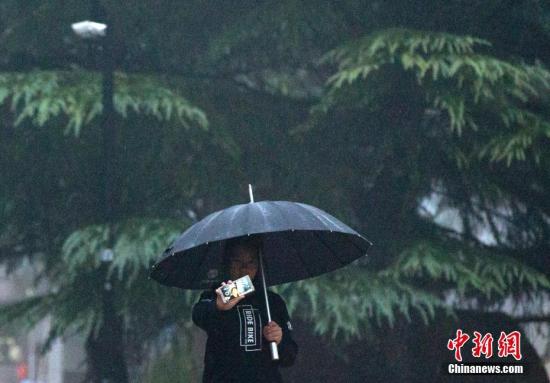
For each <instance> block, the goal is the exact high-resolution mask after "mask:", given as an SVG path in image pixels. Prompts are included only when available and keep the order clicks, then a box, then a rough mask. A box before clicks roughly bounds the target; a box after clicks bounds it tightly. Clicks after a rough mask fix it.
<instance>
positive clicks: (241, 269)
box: [229, 247, 258, 281]
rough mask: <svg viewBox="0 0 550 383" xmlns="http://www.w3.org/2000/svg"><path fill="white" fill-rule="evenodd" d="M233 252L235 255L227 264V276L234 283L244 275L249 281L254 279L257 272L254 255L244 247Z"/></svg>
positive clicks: (256, 261) (256, 262) (256, 260)
mask: <svg viewBox="0 0 550 383" xmlns="http://www.w3.org/2000/svg"><path fill="white" fill-rule="evenodd" d="M234 251H235V255H234V256H233V258H232V259H231V263H230V264H229V276H230V277H231V280H232V281H234V280H235V279H239V278H240V277H244V276H245V275H248V276H250V279H254V277H255V276H256V273H257V272H258V259H257V257H256V253H255V252H254V251H252V250H250V249H247V248H244V247H237V248H236V249H235V250H234Z"/></svg>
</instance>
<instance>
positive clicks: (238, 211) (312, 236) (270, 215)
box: [150, 186, 372, 359]
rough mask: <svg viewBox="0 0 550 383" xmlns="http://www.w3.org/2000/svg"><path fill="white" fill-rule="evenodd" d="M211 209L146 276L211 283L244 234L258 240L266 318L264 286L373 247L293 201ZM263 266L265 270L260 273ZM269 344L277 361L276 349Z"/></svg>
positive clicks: (316, 271) (341, 262) (182, 283)
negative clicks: (232, 243) (229, 247)
mask: <svg viewBox="0 0 550 383" xmlns="http://www.w3.org/2000/svg"><path fill="white" fill-rule="evenodd" d="M249 190H250V203H248V204H241V205H235V206H231V207H229V208H227V209H223V210H220V211H217V212H215V213H212V214H210V215H208V216H207V217H205V218H204V219H202V220H201V221H199V222H197V223H196V224H194V225H193V226H191V227H190V228H188V229H187V230H186V231H185V232H184V233H183V234H182V235H181V236H180V237H179V238H177V239H176V240H175V241H174V242H173V243H172V244H171V245H170V246H169V247H168V248H167V249H166V250H165V251H164V254H163V257H162V259H161V260H160V261H159V262H158V263H156V264H155V265H153V268H152V270H151V273H150V277H151V278H153V279H154V280H156V281H158V282H159V283H161V284H163V285H166V286H173V287H180V288H184V289H205V288H212V287H214V286H213V284H214V283H216V282H219V277H220V275H221V272H222V270H221V266H222V259H223V255H224V252H225V242H226V240H228V239H231V238H235V237H241V236H246V235H258V236H260V237H261V239H262V241H261V242H262V248H261V250H260V254H259V261H260V262H259V263H260V274H261V276H262V284H263V287H264V293H265V299H266V308H267V315H268V320H269V321H271V314H270V312H269V302H268V300H267V290H266V286H271V285H277V284H281V283H286V282H292V281H298V280H301V279H306V278H311V277H314V276H317V275H321V274H324V273H327V272H329V271H333V270H336V269H338V268H340V267H343V266H345V265H347V264H349V263H351V262H353V261H354V260H356V259H357V258H359V257H361V256H364V255H366V252H367V250H368V248H369V247H370V246H371V245H372V244H371V242H370V241H368V240H367V239H366V238H364V237H362V236H361V235H360V234H359V233H357V232H356V231H354V230H353V229H351V228H350V227H348V226H347V225H345V224H344V223H342V222H341V221H339V220H338V219H336V218H334V217H333V216H331V215H330V214H328V213H326V212H324V211H322V210H320V209H318V208H316V207H313V206H311V205H306V204H303V203H297V202H288V201H261V202H254V197H253V195H252V187H251V186H249ZM264 268H265V270H266V273H264ZM274 346H276V345H275V343H274V342H273V343H272V353H274V354H273V356H274V359H275V356H276V352H277V349H276V347H274Z"/></svg>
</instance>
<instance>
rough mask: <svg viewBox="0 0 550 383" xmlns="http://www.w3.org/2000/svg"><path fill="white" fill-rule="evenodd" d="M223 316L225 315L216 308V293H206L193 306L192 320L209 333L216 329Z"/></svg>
mask: <svg viewBox="0 0 550 383" xmlns="http://www.w3.org/2000/svg"><path fill="white" fill-rule="evenodd" d="M223 315H224V313H223V312H222V311H220V310H218V309H217V308H216V293H215V292H213V291H204V292H203V293H202V294H201V296H200V297H199V300H198V301H197V303H195V305H194V306H193V313H192V320H193V323H195V324H196V325H197V326H199V327H200V328H201V329H203V330H204V331H206V332H208V333H209V332H211V331H213V330H215V329H216V327H217V322H218V321H219V320H220V319H222V318H223Z"/></svg>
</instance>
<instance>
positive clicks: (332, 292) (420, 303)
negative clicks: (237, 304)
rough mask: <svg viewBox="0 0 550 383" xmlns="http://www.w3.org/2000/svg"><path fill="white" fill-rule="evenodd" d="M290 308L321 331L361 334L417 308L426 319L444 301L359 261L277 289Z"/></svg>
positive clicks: (346, 335) (349, 336) (407, 315)
mask: <svg viewBox="0 0 550 383" xmlns="http://www.w3.org/2000/svg"><path fill="white" fill-rule="evenodd" d="M276 290H277V291H278V292H279V293H281V294H282V295H283V296H284V297H285V300H286V302H287V306H288V308H289V311H290V312H291V313H292V312H294V311H295V310H297V309H298V307H299V308H300V310H299V312H298V315H300V316H302V317H303V318H305V319H307V320H309V321H311V323H312V324H313V326H314V330H315V331H316V332H317V333H319V334H330V335H331V336H332V337H333V338H334V339H336V338H337V337H340V336H342V337H343V338H344V339H346V340H349V339H352V338H360V337H361V336H364V335H365V334H366V333H368V332H369V331H370V329H371V326H372V324H371V322H370V321H371V320H375V321H376V324H377V325H381V324H382V321H386V322H387V323H388V324H389V325H390V326H393V324H394V323H395V321H396V319H397V315H398V314H400V315H403V316H404V317H405V318H407V319H409V320H410V319H411V317H410V315H411V311H413V310H414V311H416V312H417V313H418V314H419V315H420V316H421V317H422V319H423V320H424V322H425V323H428V322H429V320H430V319H433V316H434V313H435V310H436V309H437V308H444V306H445V305H444V302H442V301H441V299H440V298H439V297H437V295H435V294H433V293H430V292H426V291H423V290H422V289H418V288H416V287H414V286H413V285H411V284H408V283H403V282H402V281H400V280H399V279H398V278H396V277H395V276H394V275H390V274H388V273H373V272H369V271H367V270H364V269H362V268H358V267H356V266H348V267H346V268H344V269H342V270H338V271H336V272H333V273H330V274H327V275H324V276H320V277H317V278H314V279H310V280H305V281H299V282H295V283H291V284H287V285H283V286H279V287H278V288H277V289H276Z"/></svg>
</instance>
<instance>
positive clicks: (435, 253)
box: [384, 240, 550, 299]
mask: <svg viewBox="0 0 550 383" xmlns="http://www.w3.org/2000/svg"><path fill="white" fill-rule="evenodd" d="M384 273H387V274H389V275H393V276H395V277H396V278H400V279H408V280H411V281H414V280H415V279H420V280H421V279H427V280H430V281H432V282H433V283H436V282H441V281H442V282H446V283H445V284H443V286H446V288H454V287H456V290H457V292H458V294H459V295H460V296H461V297H464V296H480V295H482V296H486V297H487V298H493V299H494V298H502V297H504V296H506V295H507V294H510V293H513V292H514V291H515V290H517V289H519V288H522V287H524V288H527V289H531V290H532V291H537V290H541V289H545V288H546V289H547V288H550V281H549V279H548V277H546V276H545V275H544V274H543V273H541V272H539V271H537V270H534V269H533V268H531V267H529V266H527V265H525V264H524V263H522V262H519V261H517V260H516V259H514V258H510V257H508V256H505V255H495V254H493V253H492V252H490V251H488V250H487V251H482V250H479V249H473V248H472V249H468V248H465V247H464V246H461V245H460V244H459V243H445V242H442V243H434V242H428V241H425V240H423V241H419V242H418V243H415V244H413V245H412V246H410V247H408V248H407V249H406V250H404V251H402V252H401V254H400V255H399V257H398V258H397V260H396V262H395V263H394V264H393V265H392V267H390V268H388V269H387V270H385V271H384ZM439 288H441V286H439Z"/></svg>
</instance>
